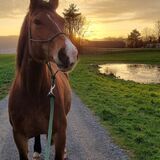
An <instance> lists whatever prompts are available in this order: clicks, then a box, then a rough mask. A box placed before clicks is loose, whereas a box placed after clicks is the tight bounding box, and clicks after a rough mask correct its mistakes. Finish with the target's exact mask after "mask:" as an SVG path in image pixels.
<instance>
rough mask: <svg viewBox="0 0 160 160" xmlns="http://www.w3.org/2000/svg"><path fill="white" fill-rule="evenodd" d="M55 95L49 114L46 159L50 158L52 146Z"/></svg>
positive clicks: (52, 98) (51, 100)
mask: <svg viewBox="0 0 160 160" xmlns="http://www.w3.org/2000/svg"><path fill="white" fill-rule="evenodd" d="M54 98H55V97H54V96H50V116H49V128H48V141H47V146H46V150H45V160H49V156H50V148H51V138H52V131H53V129H52V128H53V115H54Z"/></svg>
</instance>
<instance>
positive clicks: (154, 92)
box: [0, 50, 160, 160]
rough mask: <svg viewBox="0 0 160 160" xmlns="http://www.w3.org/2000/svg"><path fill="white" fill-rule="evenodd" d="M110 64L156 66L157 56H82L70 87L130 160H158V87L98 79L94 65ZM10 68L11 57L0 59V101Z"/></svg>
mask: <svg viewBox="0 0 160 160" xmlns="http://www.w3.org/2000/svg"><path fill="white" fill-rule="evenodd" d="M103 53H105V51H104V50H103ZM110 62H115V63H116V62H121V63H123V62H125V63H149V64H160V52H159V51H143V50H142V51H123V52H121V51H118V52H111V53H108V52H107V54H102V55H101V54H100V55H83V56H80V61H79V63H78V65H77V66H76V68H75V70H74V71H73V72H72V73H71V74H70V80H71V84H72V87H73V88H74V90H75V91H76V93H77V94H78V95H79V96H80V97H81V99H82V101H83V102H84V103H85V104H86V105H87V106H88V107H89V108H90V109H91V110H92V111H93V113H95V114H96V115H97V116H98V117H100V120H101V122H102V124H103V125H104V126H105V127H106V128H107V129H109V131H110V133H111V135H112V137H113V139H114V141H115V142H116V143H118V144H120V145H121V146H122V147H123V148H125V149H126V150H128V152H129V155H130V156H131V157H132V158H133V159H134V160H160V86H159V85H155V84H148V85H147V84H146V85H144V84H138V83H134V82H131V81H127V82H126V81H123V80H118V79H115V78H113V77H110V76H108V77H107V76H103V75H100V74H99V73H98V68H97V64H105V63H110ZM14 66H15V57H14V55H0V99H2V98H3V97H4V96H6V95H7V93H8V90H9V87H10V84H11V81H12V79H13V75H14V69H15V67H14Z"/></svg>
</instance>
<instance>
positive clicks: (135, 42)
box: [63, 4, 160, 49]
mask: <svg viewBox="0 0 160 160" xmlns="http://www.w3.org/2000/svg"><path fill="white" fill-rule="evenodd" d="M63 16H64V19H65V32H66V34H67V35H68V36H69V38H70V39H71V40H72V42H73V43H74V44H75V45H76V46H77V47H78V49H81V46H82V41H83V39H84V38H85V33H86V32H87V30H88V27H89V22H87V20H86V17H85V16H84V15H82V13H81V12H80V11H79V9H78V8H77V6H76V5H75V4H70V5H69V7H68V8H67V9H64V12H63ZM115 41H116V40H115ZM123 41H125V43H126V47H129V48H139V47H148V48H154V47H158V48H160V20H159V21H157V22H156V23H155V26H154V29H152V28H149V27H146V28H144V29H143V31H142V32H140V31H138V30H137V29H133V30H132V31H131V32H130V33H129V35H128V37H127V38H125V39H124V38H123Z"/></svg>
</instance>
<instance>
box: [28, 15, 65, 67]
mask: <svg viewBox="0 0 160 160" xmlns="http://www.w3.org/2000/svg"><path fill="white" fill-rule="evenodd" d="M28 17H29V19H28V21H29V24H28V41H29V54H30V56H31V57H32V59H33V60H35V61H36V62H38V63H43V64H44V63H45V64H47V63H49V46H50V42H52V41H53V40H54V39H56V38H57V37H59V36H60V35H65V36H66V34H65V33H64V32H62V31H61V29H60V28H59V27H58V25H57V24H56V22H54V23H55V25H56V27H57V29H58V31H59V32H58V33H56V34H54V35H52V36H51V37H49V38H47V39H36V38H32V32H31V18H30V17H31V16H30V14H29V16H28ZM31 42H38V43H47V44H48V50H47V59H46V60H38V59H37V58H35V57H33V54H32V45H31Z"/></svg>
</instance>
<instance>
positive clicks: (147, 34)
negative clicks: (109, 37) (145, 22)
mask: <svg viewBox="0 0 160 160" xmlns="http://www.w3.org/2000/svg"><path fill="white" fill-rule="evenodd" d="M127 47H130V48H139V47H148V48H154V47H158V48H160V21H157V22H156V23H155V26H154V29H152V28H148V27H146V28H144V29H143V30H142V32H141V33H140V32H139V31H138V30H137V29H134V30H132V31H131V33H130V34H129V35H128V37H127Z"/></svg>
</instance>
